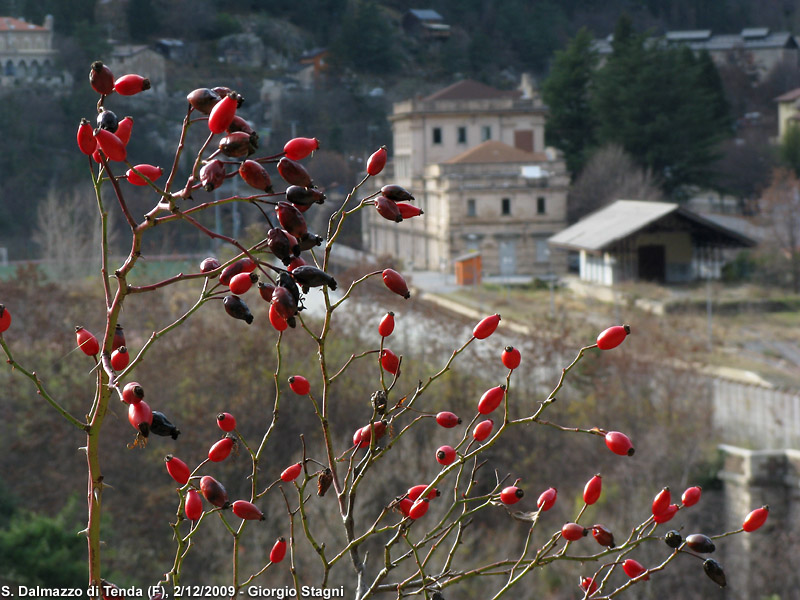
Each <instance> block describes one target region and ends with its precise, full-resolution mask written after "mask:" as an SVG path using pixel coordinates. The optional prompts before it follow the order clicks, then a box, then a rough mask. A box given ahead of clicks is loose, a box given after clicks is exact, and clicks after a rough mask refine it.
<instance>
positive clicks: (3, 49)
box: [0, 15, 70, 87]
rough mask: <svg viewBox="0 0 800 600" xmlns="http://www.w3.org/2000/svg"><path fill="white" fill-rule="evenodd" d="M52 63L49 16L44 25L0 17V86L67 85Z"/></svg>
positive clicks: (53, 59) (52, 51)
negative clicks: (30, 84) (20, 84)
mask: <svg viewBox="0 0 800 600" xmlns="http://www.w3.org/2000/svg"><path fill="white" fill-rule="evenodd" d="M55 62H56V51H55V50H54V49H53V17H52V16H49V15H48V16H47V17H46V18H45V20H44V25H34V24H33V23H28V22H27V21H23V20H22V19H15V18H13V17H0V67H1V68H0V86H2V87H7V86H11V85H16V84H18V83H22V82H25V83H29V82H36V83H43V84H45V85H53V86H64V85H68V84H69V83H70V82H69V81H68V79H69V77H68V75H67V74H66V73H63V72H59V71H57V70H56V66H55Z"/></svg>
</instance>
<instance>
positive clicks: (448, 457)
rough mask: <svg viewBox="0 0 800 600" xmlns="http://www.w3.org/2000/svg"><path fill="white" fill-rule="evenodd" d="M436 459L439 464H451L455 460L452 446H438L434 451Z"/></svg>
mask: <svg viewBox="0 0 800 600" xmlns="http://www.w3.org/2000/svg"><path fill="white" fill-rule="evenodd" d="M436 460H437V461H438V462H439V464H440V465H444V466H447V465H451V464H453V462H454V461H455V460H456V451H455V449H454V448H453V447H452V446H440V447H439V449H438V450H437V451H436Z"/></svg>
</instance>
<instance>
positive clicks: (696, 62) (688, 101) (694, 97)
mask: <svg viewBox="0 0 800 600" xmlns="http://www.w3.org/2000/svg"><path fill="white" fill-rule="evenodd" d="M711 68H713V64H710V63H709V59H707V58H705V57H700V58H696V57H695V55H694V54H693V52H692V51H691V50H690V49H689V48H688V47H680V48H669V47H664V46H663V45H659V44H657V43H652V42H648V41H646V38H645V37H644V36H643V35H641V34H638V33H636V32H634V31H633V29H632V28H631V26H630V22H629V21H627V20H626V19H621V20H620V22H619V24H618V26H617V30H616V32H615V35H614V50H613V53H612V54H611V56H610V57H609V59H608V61H607V63H606V64H605V65H604V66H603V68H601V69H600V70H599V71H598V72H597V74H596V87H595V90H596V93H595V95H594V96H593V108H594V111H595V115H596V118H597V124H598V125H597V138H598V142H600V143H603V144H606V143H611V142H613V143H617V144H619V145H621V146H622V147H623V148H625V150H626V151H627V152H628V153H630V154H631V155H632V156H633V157H634V159H635V160H637V161H638V162H639V164H640V165H641V166H643V167H645V168H647V169H650V170H651V171H652V173H653V174H654V175H655V176H656V177H657V178H658V179H660V180H661V181H662V182H663V187H664V191H665V192H666V193H667V194H670V195H673V196H678V197H679V196H680V195H681V192H682V191H683V190H684V189H685V187H686V186H689V185H700V186H711V185H713V177H712V171H711V168H710V167H711V164H712V163H713V162H714V161H715V160H716V159H717V158H718V155H719V145H720V142H721V141H722V140H723V139H725V137H727V136H728V135H729V134H730V118H729V116H728V110H727V105H726V104H725V100H724V97H723V95H722V90H721V85H720V84H719V77H718V76H716V77H711V76H710V74H709V70H710V69H711Z"/></svg>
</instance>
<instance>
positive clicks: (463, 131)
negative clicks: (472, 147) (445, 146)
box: [458, 127, 467, 144]
mask: <svg viewBox="0 0 800 600" xmlns="http://www.w3.org/2000/svg"><path fill="white" fill-rule="evenodd" d="M458 143H459V144H466V143H467V128H466V127H459V128H458Z"/></svg>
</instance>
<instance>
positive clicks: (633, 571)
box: [622, 558, 650, 581]
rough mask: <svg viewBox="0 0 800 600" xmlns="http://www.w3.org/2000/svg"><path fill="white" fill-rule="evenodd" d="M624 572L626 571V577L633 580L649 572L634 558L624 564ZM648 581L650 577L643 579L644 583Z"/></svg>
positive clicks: (646, 576)
mask: <svg viewBox="0 0 800 600" xmlns="http://www.w3.org/2000/svg"><path fill="white" fill-rule="evenodd" d="M622 570H623V571H625V575H627V576H628V577H630V578H631V579H636V578H637V577H640V576H641V575H644V574H645V573H646V572H647V569H645V568H644V566H643V565H642V563H640V562H639V561H637V560H634V559H632V558H628V559H626V560H625V562H623V563H622ZM648 579H650V576H649V575H645V576H644V577H642V581H647V580H648Z"/></svg>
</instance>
